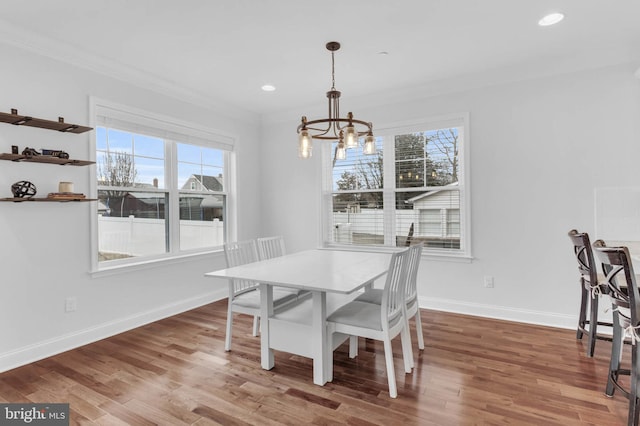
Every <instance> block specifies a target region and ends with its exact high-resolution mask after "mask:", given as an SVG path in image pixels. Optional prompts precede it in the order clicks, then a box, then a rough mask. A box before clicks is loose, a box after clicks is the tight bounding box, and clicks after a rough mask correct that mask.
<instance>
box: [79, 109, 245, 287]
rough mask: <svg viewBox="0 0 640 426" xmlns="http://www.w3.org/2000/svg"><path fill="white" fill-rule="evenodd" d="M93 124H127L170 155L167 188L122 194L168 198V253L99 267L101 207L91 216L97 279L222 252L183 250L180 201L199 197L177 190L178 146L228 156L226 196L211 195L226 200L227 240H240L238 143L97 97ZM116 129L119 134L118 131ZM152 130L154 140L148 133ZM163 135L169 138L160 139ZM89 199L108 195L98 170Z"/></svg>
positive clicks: (215, 248) (94, 148)
mask: <svg viewBox="0 0 640 426" xmlns="http://www.w3.org/2000/svg"><path fill="white" fill-rule="evenodd" d="M89 112H90V121H91V125H92V127H93V128H94V129H96V128H97V127H110V126H108V125H107V126H105V124H103V123H102V122H101V121H102V118H99V117H107V118H110V117H113V119H114V120H115V121H116V122H128V123H130V124H131V125H132V126H137V125H138V123H140V124H139V126H140V130H139V131H138V132H137V133H139V134H143V135H149V136H156V137H162V139H163V140H164V142H165V143H164V153H165V157H164V159H165V166H164V170H165V175H164V185H163V188H139V189H134V188H130V187H126V188H123V189H125V190H127V191H131V190H135V191H138V192H147V193H156V192H157V193H158V194H166V195H165V197H166V199H167V203H168V207H166V214H167V216H168V217H167V218H166V219H165V220H166V229H167V232H166V238H167V240H168V250H167V251H166V252H164V253H161V254H156V255H148V256H140V257H133V258H127V259H118V260H111V261H109V262H106V264H105V262H99V260H98V252H99V235H98V214H97V208H98V207H97V204H95V207H94V208H92V209H90V214H91V269H90V273H91V274H92V276H100V275H102V274H110V273H113V272H118V271H123V270H131V269H143V268H148V267H151V266H153V265H154V264H157V263H162V264H166V263H175V262H182V261H184V260H185V259H188V258H191V257H194V256H202V255H207V254H210V253H212V252H219V251H221V250H222V246H210V247H204V248H196V249H188V250H180V248H179V245H180V211H179V210H180V206H179V199H180V194H181V193H192V194H196V193H199V192H200V191H191V190H189V189H186V190H183V189H181V188H180V187H179V186H178V180H177V177H178V158H177V145H178V144H179V143H183V144H192V145H196V146H201V147H206V148H212V149H219V150H221V151H223V156H224V171H223V175H224V176H225V183H224V188H223V191H214V192H208V193H207V194H208V195H221V196H223V197H224V198H225V205H224V216H223V217H224V239H225V241H229V240H231V239H233V238H235V235H236V234H237V226H236V223H237V220H236V218H237V209H236V197H235V187H236V176H235V169H236V167H235V157H236V154H235V151H234V147H235V141H236V137H234V136H231V135H228V134H224V133H222V132H220V131H218V130H215V129H211V128H207V127H204V126H201V125H198V124H194V123H191V122H186V121H182V120H179V119H176V118H174V117H170V116H165V115H161V114H157V113H153V112H149V111H145V110H141V109H137V108H133V107H129V106H126V105H122V104H118V103H115V102H111V101H108V100H104V99H100V98H97V97H90V108H89ZM113 128H116V129H119V127H118V126H117V125H114V126H113ZM145 129H149V130H150V131H151V132H155V133H152V134H148V133H146V132H145ZM121 130H124V131H126V132H131V133H136V131H135V130H132V129H130V128H124V129H121ZM158 132H160V133H163V134H164V136H158V135H157V133H158ZM90 159H91V160H92V161H96V159H97V132H93V136H92V137H91V138H90ZM89 186H90V188H89V190H90V193H91V194H92V198H97V194H98V190H99V189H104V187H101V186H99V185H98V179H97V170H96V168H91V178H90V185H89Z"/></svg>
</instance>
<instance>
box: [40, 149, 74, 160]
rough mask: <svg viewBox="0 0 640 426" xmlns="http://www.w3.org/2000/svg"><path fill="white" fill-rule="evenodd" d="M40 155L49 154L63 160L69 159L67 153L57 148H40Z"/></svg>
mask: <svg viewBox="0 0 640 426" xmlns="http://www.w3.org/2000/svg"><path fill="white" fill-rule="evenodd" d="M42 155H50V156H51V157H58V158H62V159H65V160H68V159H69V154H67V153H66V152H64V151H60V150H59V149H45V148H42Z"/></svg>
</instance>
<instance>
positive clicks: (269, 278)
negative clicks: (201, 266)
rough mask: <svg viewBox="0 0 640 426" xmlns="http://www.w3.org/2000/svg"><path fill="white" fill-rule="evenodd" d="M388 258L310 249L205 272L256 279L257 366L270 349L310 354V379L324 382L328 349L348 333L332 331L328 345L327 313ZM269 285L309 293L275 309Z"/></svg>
mask: <svg viewBox="0 0 640 426" xmlns="http://www.w3.org/2000/svg"><path fill="white" fill-rule="evenodd" d="M390 259H391V254H389V253H377V252H376V253H371V252H361V251H345V250H328V249H315V250H306V251H301V252H297V253H292V254H287V255H284V256H280V257H275V258H272V259H268V260H262V261H259V262H253V263H249V264H245V265H241V266H236V267H233V268H227V269H221V270H218V271H213V272H208V273H206V274H205V275H206V276H208V277H219V278H229V279H232V278H236V279H245V280H251V281H256V282H259V283H260V292H261V294H260V303H261V315H260V317H261V318H260V320H261V331H260V339H261V341H260V347H261V349H260V351H261V352H260V355H261V365H262V368H264V369H266V370H270V369H272V368H273V367H274V365H275V361H274V356H273V350H280V351H285V352H289V353H293V354H297V355H300V356H305V357H309V358H312V359H313V382H314V383H315V384H317V385H324V384H325V383H326V382H327V381H331V380H332V379H333V378H332V377H330V376H331V371H332V369H331V368H329V367H330V366H329V365H328V363H327V358H328V354H329V353H328V351H330V350H331V351H332V350H334V349H335V347H336V346H338V345H339V344H340V343H342V342H343V341H344V340H346V339H347V337H348V336H342V335H337V336H334V342H333V345H329V342H327V331H326V318H327V316H328V315H330V314H331V313H332V312H333V310H335V309H337V308H338V307H339V305H340V304H341V303H342V302H341V300H345V298H346V299H348V298H349V295H351V296H353V295H355V293H356V292H357V291H358V290H360V289H361V288H363V287H365V286H367V285H370V284H372V283H373V281H374V280H376V279H377V278H379V277H381V276H383V275H384V274H385V273H386V272H387V270H388V268H389V261H390ZM274 286H281V287H291V288H296V289H301V290H307V291H309V292H311V298H308V299H307V300H306V301H301V302H299V303H297V304H293V305H291V307H290V308H289V309H284V310H280V309H279V310H278V311H277V312H275V313H274V309H273V287H274Z"/></svg>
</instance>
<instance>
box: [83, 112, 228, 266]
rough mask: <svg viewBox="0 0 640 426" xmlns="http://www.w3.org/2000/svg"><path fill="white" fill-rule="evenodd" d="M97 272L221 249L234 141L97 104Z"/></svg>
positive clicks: (190, 126)
mask: <svg viewBox="0 0 640 426" xmlns="http://www.w3.org/2000/svg"><path fill="white" fill-rule="evenodd" d="M94 109H95V115H96V131H95V135H96V141H95V143H96V192H97V198H98V203H97V206H98V207H97V219H96V223H95V225H96V226H95V227H94V229H96V232H95V238H96V239H97V244H94V246H96V247H97V248H96V250H95V256H94V257H95V259H94V269H95V270H99V269H101V268H109V267H111V266H118V265H121V264H128V263H139V262H141V261H146V260H157V259H165V258H170V257H174V256H175V255H183V254H186V253H194V252H195V253H197V252H200V251H207V250H211V249H213V248H216V247H220V246H222V244H224V242H225V236H226V235H227V233H228V226H229V220H228V219H229V214H228V208H227V206H228V198H229V179H228V177H229V172H228V171H229V169H230V168H229V162H230V159H231V158H232V157H231V152H232V149H233V143H232V142H233V140H232V139H230V138H229V137H226V136H222V135H218V134H216V133H213V132H211V131H209V130H206V129H200V128H196V127H194V126H193V125H187V124H185V123H178V122H176V121H175V120H173V119H170V118H166V117H158V116H155V115H151V114H150V113H141V112H139V111H135V112H133V111H129V110H128V109H127V108H125V107H122V106H117V107H116V106H112V105H110V104H108V103H106V102H104V101H96V104H95V105H94Z"/></svg>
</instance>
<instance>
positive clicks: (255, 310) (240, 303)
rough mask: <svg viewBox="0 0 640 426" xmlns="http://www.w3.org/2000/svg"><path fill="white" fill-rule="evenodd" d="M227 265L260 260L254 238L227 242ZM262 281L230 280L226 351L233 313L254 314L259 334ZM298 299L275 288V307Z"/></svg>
mask: <svg viewBox="0 0 640 426" xmlns="http://www.w3.org/2000/svg"><path fill="white" fill-rule="evenodd" d="M224 255H225V258H226V259H227V267H228V268H231V267H234V266H239V265H244V264H247V263H251V262H256V261H257V260H258V249H257V247H256V242H255V241H254V240H250V241H241V242H233V243H227V244H225V245H224ZM259 287H260V283H257V282H255V281H247V280H239V279H231V280H229V306H228V308H227V335H226V338H225V343H224V349H225V351H230V350H231V334H232V324H233V313H234V312H237V313H240V314H247V315H253V335H254V336H257V335H258V327H259V321H260V290H259ZM296 300H297V294H296V293H295V292H292V291H288V290H287V289H281V288H274V289H273V304H274V308H276V309H277V308H279V307H281V306H284V305H286V304H288V303H292V302H294V301H296Z"/></svg>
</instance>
